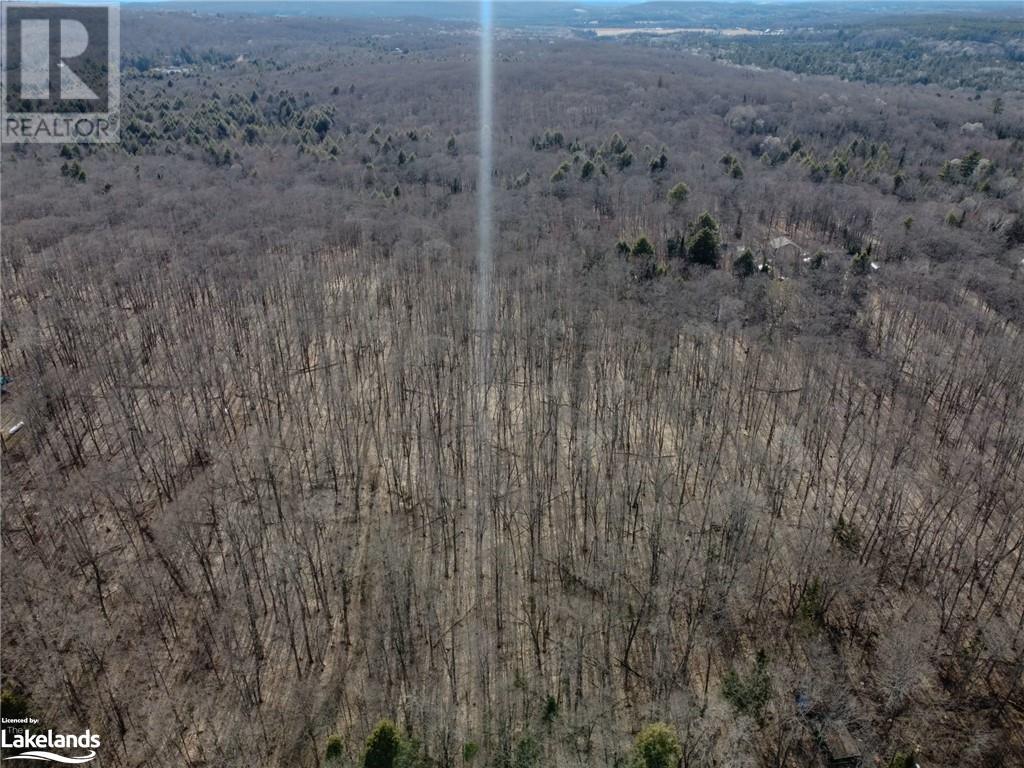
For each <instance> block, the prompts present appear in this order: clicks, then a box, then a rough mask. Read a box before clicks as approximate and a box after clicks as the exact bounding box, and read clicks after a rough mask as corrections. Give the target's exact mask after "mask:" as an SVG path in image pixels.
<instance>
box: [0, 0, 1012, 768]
mask: <svg viewBox="0 0 1024 768" xmlns="http://www.w3.org/2000/svg"><path fill="white" fill-rule="evenodd" d="M474 35H475V33H474V28H473V27H472V25H469V24H462V23H455V22H452V23H442V22H429V23H428V22H426V21H420V22H411V21H409V22H396V23H395V24H394V25H388V24H383V23H380V22H374V21H351V20H350V21H345V22H342V21H310V20H306V19H279V20H274V19H272V18H255V17H254V18H243V17H230V18H229V17H213V16H211V17H191V16H189V15H186V14H183V13H169V12H164V11H160V12H157V11H150V12H131V11H127V10H126V11H125V13H124V49H125V57H126V64H127V67H126V74H125V81H124V91H125V102H126V103H125V113H124V126H123V128H122V132H123V141H122V144H121V145H120V146H116V147H89V146H84V145H78V146H69V147H63V148H62V147H60V146H22V147H17V148H11V147H5V148H4V151H3V162H4V173H3V192H4V224H5V227H4V229H5V231H4V235H5V236H4V242H3V253H2V256H3V265H2V266H3V308H4V320H3V335H2V358H0V359H2V364H3V373H4V374H5V375H7V376H9V377H11V379H12V380H11V382H10V384H9V385H8V391H7V393H6V394H5V395H4V400H3V411H4V414H3V421H4V432H5V434H6V432H7V430H8V427H9V425H10V424H12V423H13V422H16V421H23V422H24V425H25V426H24V427H23V428H22V430H21V431H20V432H19V433H18V435H17V439H14V438H13V437H12V438H11V439H10V440H8V439H7V438H6V437H5V450H4V454H3V470H4V482H3V491H2V494H3V495H2V501H3V526H2V537H3V538H2V545H3V555H4V562H3V565H4V568H3V627H2V633H3V634H2V639H3V646H4V654H3V655H4V658H3V675H4V686H5V691H7V692H8V693H10V695H12V696H17V697H18V698H19V699H21V700H24V701H25V702H27V704H26V706H27V707H28V708H29V710H30V711H31V712H32V713H33V714H34V716H37V717H41V718H42V719H43V722H44V723H45V724H46V725H47V726H48V727H52V728H54V730H55V731H56V730H57V729H59V728H70V729H75V728H80V727H85V726H89V727H91V728H92V730H93V731H94V732H97V733H100V734H102V736H103V739H104V745H103V748H102V750H101V757H100V758H99V759H100V760H102V765H105V766H107V765H109V766H137V765H146V766H195V767H198V766H251V765H260V766H263V765H266V766H272V765H273V766H276V765H280V766H321V765H326V764H334V762H333V761H341V763H339V764H345V765H348V764H353V765H355V764H359V765H362V764H363V762H362V761H363V749H364V744H365V743H366V739H367V736H368V735H369V734H370V733H371V731H373V729H374V726H375V725H376V724H377V723H378V721H380V720H381V719H382V718H388V719H390V720H392V721H394V722H395V723H397V724H398V727H399V730H400V731H401V733H402V734H403V738H405V739H408V740H409V742H410V743H413V742H415V744H416V750H415V755H414V758H415V761H419V762H420V763H422V764H423V765H427V764H431V765H437V766H462V765H465V764H470V763H472V764H474V765H488V766H489V765H495V766H513V765H515V766H517V768H529V767H530V766H534V765H537V766H541V765H543V766H570V765H578V766H606V765H607V766H613V765H622V764H623V761H624V760H626V759H627V758H628V757H629V755H630V754H631V753H630V746H631V744H632V742H633V738H634V736H635V734H636V733H637V731H638V730H639V729H640V728H641V727H642V726H644V725H647V724H650V723H655V722H664V723H667V724H668V725H669V726H670V728H671V730H672V732H673V733H674V734H675V735H676V736H677V737H678V741H679V745H678V747H679V752H678V760H679V761H680V763H681V765H683V766H687V767H691V766H692V767H694V768H696V767H698V766H721V765H731V766H736V765H739V766H747V765H750V766H775V767H776V768H783V767H784V766H806V765H818V764H819V763H818V762H816V761H820V760H822V759H823V758H822V756H821V747H820V743H819V739H820V738H821V737H820V736H819V734H824V733H828V732H830V729H834V728H839V729H842V730H844V731H847V732H849V733H851V734H852V735H853V737H854V738H855V739H856V741H857V743H858V744H859V746H860V749H861V751H862V753H863V755H864V759H865V761H869V760H872V759H875V758H876V757H877V759H878V761H879V764H881V765H896V763H890V762H889V761H890V760H891V759H893V757H894V756H895V755H896V754H897V753H906V752H908V751H914V752H915V754H916V755H918V756H919V757H920V759H921V761H922V763H921V764H922V766H924V765H925V764H927V765H936V766H950V767H952V766H977V767H978V768H981V767H982V766H986V767H987V766H992V767H994V766H1012V765H1020V764H1022V762H1021V761H1024V741H1022V733H1024V684H1022V677H1024V568H1022V565H1024V509H1022V505H1024V343H1022V338H1021V336H1020V334H1021V329H1022V322H1024V302H1022V297H1024V292H1022V270H1024V253H1022V248H1024V218H1022V216H1024V213H1022V209H1024V193H1022V191H1021V190H1022V186H1021V181H1022V178H1024V173H1022V166H1024V147H1022V141H1024V134H1022V129H1021V126H1022V125H1024V99H1022V97H1021V94H1020V93H1019V92H1013V91H1007V92H1005V93H1004V92H997V93H995V94H993V93H992V92H989V93H986V94H985V95H984V96H982V97H979V98H975V92H974V91H965V90H946V89H942V88H936V87H934V86H927V87H925V86H913V85H903V84H886V85H874V84H865V83H848V82H842V81H839V80H836V79H827V78H816V77H810V76H802V75H801V76H797V75H794V74H793V73H790V72H781V71H756V70H752V69H743V68H739V67H736V66H732V65H729V64H725V63H720V62H715V61H711V60H708V59H706V58H700V57H697V56H694V55H690V54H688V53H684V52H682V51H681V50H680V47H673V46H660V47H659V46H655V45H641V44H631V43H628V42H623V41H616V40H603V39H598V40H587V39H564V38H561V37H557V38H548V37H546V36H543V35H541V34H540V33H529V34H527V33H525V32H524V33H521V34H511V33H507V34H506V33H503V34H502V36H501V37H500V38H499V40H498V41H497V44H496V52H497V54H498V59H497V61H496V64H495V74H496V77H497V81H498V82H497V88H496V93H497V100H496V122H497V125H496V129H495V130H496V133H495V137H494V146H495V161H494V170H495V173H494V178H493V184H494V188H495V193H494V197H495V202H496V211H495V238H494V239H495V251H496V253H495V263H496V272H495V276H494V287H493V294H494V297H493V298H494V302H493V320H492V327H493V332H492V331H489V330H488V329H486V328H481V327H479V324H478V323H477V314H476V311H475V307H474V297H475V276H476V272H475V267H474V264H473V254H474V248H475V242H476V231H475V222H474V211H475V196H476V190H475V184H476V181H475V179H476V175H475V174H476V165H477V160H478V158H477V155H476V152H477V144H478V138H477V135H476V129H477V124H476V120H477V118H476V98H477V97H476V85H477V84H476V64H477V62H476V58H475V57H476V37H475V36H474ZM183 40H187V41H189V42H188V45H184V44H183V42H182V41H183ZM996 95H998V97H999V105H998V112H995V111H994V110H993V99H994V98H995V96H996ZM974 123H979V124H980V125H981V127H978V128H974V127H967V128H964V129H961V127H962V126H970V125H971V124H974ZM588 165H589V170H587V166H588ZM76 169H77V170H76ZM680 183H683V184H684V185H685V186H684V190H683V191H680V190H679V189H678V188H677V185H679V184H680ZM670 192H671V193H672V194H670ZM702 214H706V217H702ZM641 239H643V240H644V241H645V242H646V243H647V245H646V246H643V245H638V243H639V241H640V240H641ZM783 241H786V242H783ZM619 243H622V244H623V245H622V246H621V247H620V246H619ZM744 250H749V251H750V258H749V259H746V257H743V251H744ZM712 253H713V256H714V258H705V257H704V256H703V255H701V254H712ZM741 257H742V258H741ZM483 333H488V334H489V335H490V338H489V339H488V340H487V341H488V343H487V347H488V348H489V349H490V355H489V361H488V362H487V364H486V368H485V367H484V361H483V358H482V356H481V350H482V349H483V348H484V345H483V344H482V338H481V337H482V334H483ZM332 736H337V737H339V741H338V742H337V747H338V748H337V751H334V749H333V747H332V748H331V749H328V740H329V738H330V737H332ZM470 744H472V745H473V746H474V747H478V748H479V750H480V752H479V755H477V756H474V753H475V750H474V749H469V745H470ZM325 749H326V750H327V751H326V752H325ZM409 759H410V760H412V759H413V758H409ZM901 765H902V764H901Z"/></svg>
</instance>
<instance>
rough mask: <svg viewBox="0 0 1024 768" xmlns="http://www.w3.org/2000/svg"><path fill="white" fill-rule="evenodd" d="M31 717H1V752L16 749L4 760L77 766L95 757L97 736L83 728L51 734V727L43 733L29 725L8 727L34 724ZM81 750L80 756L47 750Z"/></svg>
mask: <svg viewBox="0 0 1024 768" xmlns="http://www.w3.org/2000/svg"><path fill="white" fill-rule="evenodd" d="M38 722H39V721H38V720H35V719H34V718H21V719H14V718H8V717H5V718H4V719H3V723H4V727H3V731H2V732H0V746H2V747H3V750H4V752H5V753H7V752H10V751H12V750H13V751H16V752H17V753H18V754H14V755H11V754H5V757H4V760H43V761H48V762H51V763H60V764H63V765H81V764H82V763H88V762H90V761H92V760H93V759H94V758H95V757H96V750H97V749H99V747H100V737H99V736H98V735H97V734H95V733H92V732H91V731H89V730H88V729H86V731H85V733H76V734H70V735H69V734H65V733H54V732H53V731H52V730H50V731H46V732H45V733H33V732H32V729H31V728H27V727H26V728H20V727H17V728H12V727H10V726H12V725H21V724H24V725H34V724H35V723H38ZM54 749H59V750H61V751H65V750H78V751H81V750H85V751H86V754H83V755H65V754H59V753H57V752H53V751H51V750H54Z"/></svg>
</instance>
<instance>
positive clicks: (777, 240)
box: [768, 237, 799, 251]
mask: <svg viewBox="0 0 1024 768" xmlns="http://www.w3.org/2000/svg"><path fill="white" fill-rule="evenodd" d="M768 245H770V246H771V247H772V248H773V249H774V250H776V251H777V250H779V248H785V247H786V246H787V245H792V246H793V247H794V248H797V247H799V246H797V244H796V243H794V242H793V241H792V240H790V239H789V238H788V237H773V238H772V239H771V240H769V241H768Z"/></svg>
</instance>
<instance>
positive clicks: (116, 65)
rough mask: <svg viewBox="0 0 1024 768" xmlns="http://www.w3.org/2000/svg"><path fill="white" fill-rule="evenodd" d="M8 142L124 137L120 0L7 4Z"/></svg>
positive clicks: (0, 27) (3, 23) (3, 134)
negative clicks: (111, 1) (115, 0)
mask: <svg viewBox="0 0 1024 768" xmlns="http://www.w3.org/2000/svg"><path fill="white" fill-rule="evenodd" d="M2 8H3V12H2V19H0V37H2V40H0V53H2V56H3V64H2V71H3V115H2V120H3V123H2V129H0V138H2V140H3V141H5V142H37V143H51V144H55V143H61V144H63V143H67V142H93V143H95V142H100V143H107V142H113V141H117V138H118V109H119V106H120V94H121V87H120V80H121V78H120V63H121V62H120V59H121V48H120V44H119V37H120V24H119V14H118V7H117V6H116V5H88V6H75V5H45V4H40V5H35V4H30V3H24V4H22V3H16V4H11V3H3V4H2Z"/></svg>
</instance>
